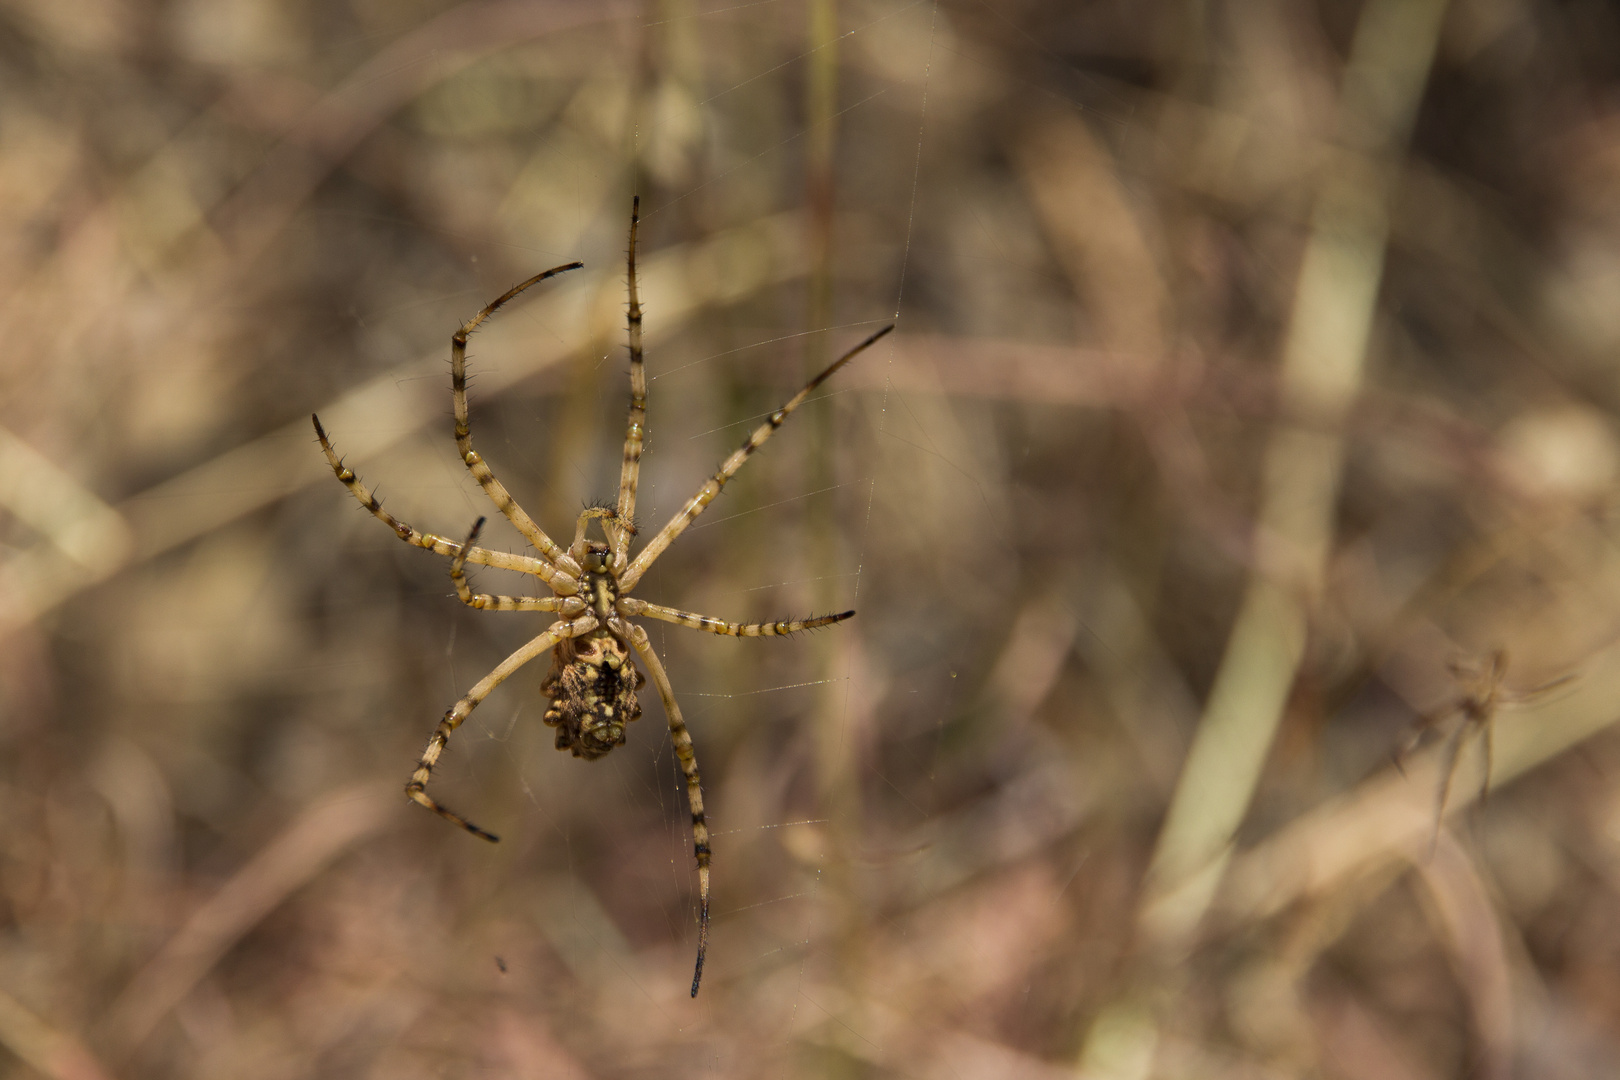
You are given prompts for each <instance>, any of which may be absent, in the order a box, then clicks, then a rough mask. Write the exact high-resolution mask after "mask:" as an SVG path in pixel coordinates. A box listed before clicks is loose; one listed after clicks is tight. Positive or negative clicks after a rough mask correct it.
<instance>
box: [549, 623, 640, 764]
mask: <svg viewBox="0 0 1620 1080" xmlns="http://www.w3.org/2000/svg"><path fill="white" fill-rule="evenodd" d="M644 681H646V680H645V679H644V678H643V677H642V674H641V672H639V671H637V670H636V666H635V664H633V663H631V662H630V656H629V650H628V649H627V648H626V647H625V645H624V644H623V643H622V642H620V641H619V640H618V639H617V638H615V637H613V636H612V635H611V634H607V635H603V636H600V637H598V636H596V635H594V634H591V635H587V636H585V637H579V638H571V639H568V640H565V641H563V642H561V643H560V644H558V646H557V647H556V648H555V649H554V650H552V654H551V673H550V674H549V675H547V676H546V679H545V681H544V682H542V683H541V684H540V692H541V693H542V694H545V695H546V696H547V697H549V698H550V699H551V707H550V708H548V709H547V710H546V716H545V720H546V723H548V724H550V725H552V726H553V727H555V728H556V729H557V749H559V750H572V751H573V752H574V756H575V757H582V758H585V759H587V760H589V759H591V758H599V757H601V756H602V755H603V754H605V753H607V752H608V751H609V750H612V749H613V748H614V747H615V746H622V745H623V744H624V726H625V725H626V724H628V723H629V722H630V721H632V720H634V719H636V718H637V717H639V716H640V715H641V703H640V702H639V701H637V700H636V691H637V690H639V689H640V688H641V684H642V683H643V682H644Z"/></svg>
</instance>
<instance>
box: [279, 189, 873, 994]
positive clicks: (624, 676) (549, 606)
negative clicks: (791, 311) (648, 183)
mask: <svg viewBox="0 0 1620 1080" xmlns="http://www.w3.org/2000/svg"><path fill="white" fill-rule="evenodd" d="M640 211H641V199H640V197H639V196H637V197H636V198H635V199H634V200H633V201H632V203H631V208H630V244H629V258H628V262H629V294H630V295H629V311H628V323H629V348H630V415H629V422H628V425H627V430H626V433H625V437H624V461H623V465H622V466H621V468H620V472H619V493H618V501H617V503H616V504H615V505H614V506H612V507H607V506H593V507H590V508H588V509H586V510H585V511H584V512H583V513H581V514H580V515H579V519H578V521H577V522H576V523H575V526H574V540H573V543H572V544H570V545H569V546H568V547H567V548H566V549H564V548H562V547H559V546H558V545H557V544H556V543H555V542H554V541H553V540H552V539H551V537H549V536H547V535H546V533H545V530H543V529H541V528H540V526H539V525H537V524H536V523H535V521H534V519H533V518H531V517H530V516H529V515H528V513H526V512H525V511H524V509H523V508H522V507H521V506H519V505H518V504H517V502H516V500H514V499H513V498H512V496H511V495H510V494H509V493H508V492H507V490H506V488H505V487H504V486H503V485H502V484H501V482H500V481H499V480H497V479H496V478H495V474H494V473H493V472H491V471H490V468H489V466H488V465H487V464H486V463H485V462H484V459H483V457H482V456H480V455H479V454H478V452H477V451H475V450H474V449H473V446H472V430H471V425H470V423H469V420H468V410H467V357H466V353H467V338H468V336H469V335H471V334H472V333H473V331H475V330H477V329H478V327H479V325H480V324H481V323H483V321H484V320H485V319H487V318H489V317H490V316H491V315H493V314H494V313H495V312H496V311H498V310H499V309H500V308H501V306H502V305H503V304H506V303H507V302H508V301H510V300H512V299H513V298H514V297H516V296H517V295H519V294H520V293H522V292H523V291H525V290H526V289H529V288H530V287H532V286H534V285H538V284H539V283H540V282H542V281H545V280H546V279H547V278H551V277H555V276H557V275H558V274H563V273H567V272H568V271H570V270H577V269H579V268H580V267H582V266H584V265H585V264H584V263H581V262H572V263H569V264H567V265H566V266H557V267H553V268H552V269H550V270H547V271H545V272H544V273H540V274H536V275H535V276H534V277H531V278H529V279H528V280H527V281H523V282H520V283H519V284H517V285H514V286H512V288H510V289H508V290H507V291H506V292H505V293H503V294H501V295H500V296H499V297H497V298H496V299H495V300H493V301H491V302H490V303H489V304H488V305H487V306H486V307H485V308H484V309H483V310H482V311H480V312H479V313H478V314H476V315H474V316H473V317H472V318H471V319H469V320H467V322H466V323H464V324H463V325H462V326H461V328H460V329H459V330H457V331H456V332H455V334H454V336H452V337H451V339H450V386H451V396H452V398H453V400H454V403H455V416H456V425H455V431H456V448H457V449H458V450H459V451H460V452H461V460H462V461H463V462H464V463H465V464H466V466H467V469H468V470H469V471H470V472H471V473H472V475H473V479H475V480H477V481H478V485H479V486H480V487H482V488H483V489H484V494H486V495H488V496H489V498H490V501H491V502H493V503H494V504H495V507H496V509H498V510H499V511H500V512H501V513H502V514H504V515H506V518H507V520H508V521H510V522H511V523H512V524H513V525H515V526H516V527H517V530H518V532H520V533H522V534H523V537H524V539H526V540H527V541H528V542H529V544H530V545H532V546H533V547H534V549H535V550H536V551H538V552H539V554H538V555H518V554H511V553H508V552H502V551H491V550H489V549H487V548H481V547H478V546H477V544H478V536H479V532H480V531H481V530H482V528H483V525H484V520H485V519H484V518H482V517H480V518H479V519H478V520H477V521H476V522H474V524H473V527H472V529H471V531H469V532H468V534H467V538H466V539H465V540H463V541H460V542H457V541H454V540H450V539H449V538H447V537H444V536H438V535H435V534H433V533H424V532H419V531H418V530H417V529H415V528H413V527H412V526H411V525H408V524H406V523H405V522H403V521H400V520H399V519H398V518H396V517H394V516H393V515H392V514H390V513H388V511H386V510H384V509H383V508H382V504H381V503H380V502H378V501H377V499H376V497H375V496H373V495H372V493H371V491H370V490H369V489H368V488H367V487H366V486H365V484H363V483H362V482H361V481H360V478H359V477H358V476H356V475H355V474H354V472H353V470H351V469H349V468H348V466H346V465H344V463H343V459H342V458H340V457H339V456H338V454H337V451H335V450H334V449H333V448H332V442H331V440H330V439H328V438H327V435H326V431H325V429H323V428H322V427H321V421H320V417H319V416H312V417H311V419H312V420H313V421H314V423H315V435H316V437H317V438H318V439H320V442H321V449H322V450H323V451H324V452H325V454H326V460H327V462H328V463H329V464H330V465H331V466H332V472H333V473H334V474H336V476H337V478H338V479H339V480H340V481H342V483H343V485H344V486H345V487H347V488H348V489H349V492H350V493H351V494H353V495H354V497H355V498H356V499H358V500H360V503H361V505H362V506H364V507H365V508H366V509H367V510H369V511H371V513H372V514H374V515H376V517H377V518H378V519H380V520H381V521H382V522H383V523H384V524H385V525H387V526H388V527H389V528H390V529H393V530H394V532H395V534H396V535H398V537H399V538H400V539H401V540H403V541H405V542H406V543H407V544H414V545H415V546H417V547H421V548H427V549H428V550H429V551H432V552H434V553H435V554H438V555H445V556H448V557H449V559H450V581H451V582H452V584H454V585H455V589H456V595H457V596H458V597H459V598H460V599H461V602H462V603H463V604H466V605H468V606H469V607H473V608H477V609H478V610H480V611H549V612H554V613H556V614H557V615H558V619H557V621H556V622H553V623H552V624H551V625H550V626H549V627H547V628H546V629H545V631H543V632H542V633H541V634H539V635H538V636H536V637H534V638H532V639H531V640H530V641H529V642H528V643H527V644H525V645H523V646H522V647H521V648H519V649H518V650H517V651H516V652H514V653H512V655H510V656H508V657H507V658H506V659H505V660H502V661H501V662H500V663H499V664H497V665H496V666H495V669H494V670H493V671H491V672H490V673H489V674H488V675H485V676H484V677H483V678H482V679H480V680H478V682H476V683H474V684H473V687H472V689H471V690H468V691H467V693H466V694H465V696H463V697H462V699H461V700H460V701H458V702H456V703H455V704H454V705H452V706H451V707H450V709H449V710H448V711H447V712H446V713H445V714H444V719H442V720H440V721H439V724H438V727H436V728H435V729H434V731H433V735H432V737H431V738H430V739H428V744H427V748H426V749H425V750H423V751H422V757H421V760H420V761H419V762H418V763H417V766H416V770H415V771H414V772H413V773H411V777H410V779H409V780H408V781H407V782H406V784H405V794H406V796H407V797H409V798H410V799H411V800H412V801H413V802H415V803H418V804H419V805H421V806H424V807H426V808H427V809H429V810H431V811H433V812H434V813H435V814H438V815H439V816H440V817H442V818H444V819H445V820H447V821H449V822H451V823H453V824H455V825H459V826H461V827H462V828H463V829H465V830H467V831H468V832H470V833H472V834H473V835H474V836H477V837H479V838H481V839H484V840H489V841H495V840H497V839H499V838H498V837H496V836H495V835H494V834H493V833H490V832H488V831H487V830H485V829H482V828H480V827H479V826H477V825H474V824H473V823H472V822H470V821H468V820H467V819H466V818H464V817H462V816H461V815H459V814H457V813H454V812H453V811H451V810H450V809H448V808H447V807H445V806H443V805H442V804H440V803H439V802H438V801H437V800H435V799H434V798H433V797H432V796H431V795H429V794H428V792H427V786H428V781H429V780H430V779H431V777H432V774H433V767H434V766H435V765H436V764H437V763H438V761H439V757H440V755H442V754H443V753H444V748H445V745H446V743H448V742H449V740H450V734H451V732H453V731H455V730H456V728H458V727H460V726H461V724H462V722H463V721H465V720H466V719H467V717H468V716H469V715H470V714H471V713H472V711H473V710H474V709H475V708H477V707H478V703H479V702H481V701H483V700H484V698H486V697H488V696H489V693H490V691H492V690H494V689H495V688H496V687H497V686H499V685H500V684H501V683H503V682H505V681H506V680H507V679H508V678H510V677H511V676H512V674H513V673H514V672H516V671H517V670H518V669H519V668H521V667H523V666H524V665H525V664H527V663H529V662H530V661H531V660H534V659H536V658H538V657H540V656H541V655H543V654H544V653H546V652H550V653H551V672H550V674H548V675H547V676H546V678H545V680H544V681H543V682H542V683H541V684H540V691H541V693H543V694H545V695H546V696H547V697H549V698H550V699H551V703H550V707H549V708H547V710H546V714H545V722H546V723H547V724H548V725H550V726H552V727H554V728H556V729H557V749H558V750H569V751H572V752H573V754H574V756H575V757H581V758H585V759H586V760H593V759H595V758H599V757H601V756H602V755H603V754H606V753H608V752H609V751H610V750H612V749H613V748H614V747H615V746H620V745H623V743H624V741H625V725H627V724H628V723H630V722H631V721H632V720H635V719H636V718H637V717H639V716H640V715H641V705H640V703H639V702H638V701H637V700H636V691H637V690H639V689H640V688H641V687H642V685H643V684H644V682H645V678H644V677H643V676H642V674H641V673H640V672H638V671H637V670H636V667H635V664H634V663H632V661H631V658H630V654H631V652H632V651H634V653H635V655H636V656H637V657H639V658H640V660H641V666H642V667H643V668H645V669H646V671H647V674H648V675H651V676H652V680H653V685H654V686H656V687H657V688H658V696H659V697H660V698H661V699H662V700H663V703H664V714H665V716H666V717H667V718H668V720H669V737H670V741H671V742H672V743H673V744H674V747H675V756H676V758H677V759H678V761H679V763H680V767H681V772H682V774H683V775H684V776H685V779H686V798H687V802H688V804H689V806H690V809H691V812H692V853H693V855H694V856H695V858H696V860H697V872H698V950H697V964H696V967H695V969H694V970H693V973H692V996H693V997H696V996H697V992H698V984H699V983H700V982H701V981H702V979H703V960H704V956H705V954H706V953H707V950H708V944H709V858H710V849H709V830H708V826H707V824H706V823H705V821H704V816H703V784H702V780H701V779H700V777H699V774H698V765H697V755H696V752H695V751H694V750H693V748H692V737H691V735H690V734H689V733H688V732H687V730H686V723H685V721H683V720H682V719H681V707H680V705H679V704H678V703H677V702H676V700H675V691H674V689H673V688H672V687H671V686H670V682H669V676H668V674H666V673H665V671H664V665H663V663H662V662H661V661H660V660H659V659H658V654H657V653H656V652H654V651H653V648H652V643H651V642H650V641H649V640H648V638H647V631H646V630H644V629H643V628H642V627H641V626H640V625H639V624H637V623H634V622H631V621H630V620H631V619H633V618H637V617H641V618H651V619H658V620H661V621H663V622H669V623H674V624H675V625H677V626H685V627H689V628H691V629H693V630H704V631H707V632H709V633H711V634H729V635H731V636H733V637H776V636H781V635H784V634H795V633H798V632H799V631H801V630H810V629H814V628H815V627H818V626H827V625H830V624H832V623H836V622H842V621H843V620H845V619H848V618H850V617H851V616H852V615H854V614H855V612H853V611H842V612H839V613H837V614H835V615H822V616H819V617H816V618H810V619H796V620H791V621H787V620H784V621H779V622H765V623H734V622H728V621H726V620H724V619H717V618H714V617H713V616H709V615H698V614H694V613H692V612H690V611H681V610H678V609H676V608H671V607H664V606H662V605H659V604H652V603H648V602H647V601H645V600H641V599H639V598H635V597H632V596H631V595H630V593H631V591H632V590H633V589H634V588H635V587H636V584H637V583H638V582H640V581H641V578H642V576H643V575H644V574H646V572H647V569H648V568H649V567H650V566H652V564H653V562H654V560H656V559H657V558H658V556H659V555H661V554H663V553H664V550H665V549H666V548H668V547H669V545H670V544H671V543H673V542H674V540H675V539H676V537H678V536H680V535H681V533H682V532H684V531H685V530H686V527H687V526H688V525H690V524H692V521H693V520H694V519H695V518H696V517H697V516H698V515H699V514H701V513H703V511H704V509H705V508H706V507H707V506H708V505H709V504H710V503H711V502H713V501H714V499H715V497H716V496H718V495H719V494H720V491H721V489H722V488H724V487H725V485H726V482H727V481H729V480H730V479H731V478H732V477H733V476H736V475H737V472H738V470H740V469H741V468H742V467H743V463H744V462H746V461H747V460H748V459H749V458H750V457H752V456H753V454H754V452H755V451H756V450H758V449H759V448H760V447H761V446H763V445H764V444H765V441H766V440H767V439H769V438H770V437H771V436H772V435H773V434H775V432H776V429H777V428H779V427H781V426H782V423H783V422H784V421H785V420H786V419H787V418H788V416H789V414H791V413H792V412H793V410H794V409H797V408H798V407H799V406H800V405H802V404H804V401H805V399H806V398H808V397H809V396H810V394H811V392H813V391H814V390H815V389H816V387H818V386H820V385H821V384H822V383H823V382H825V381H826V380H827V379H828V378H830V377H831V376H832V375H833V373H834V372H836V371H837V370H838V369H839V368H841V367H843V366H844V365H845V364H847V363H849V362H850V360H852V359H854V358H855V356H857V355H858V354H859V353H860V352H862V351H863V350H865V349H867V348H868V347H870V346H871V345H872V344H873V343H874V342H876V341H877V340H878V339H879V338H881V337H883V335H885V334H887V333H888V332H889V331H891V330H893V329H894V326H893V325H892V324H891V325H889V326H885V327H884V328H883V329H881V330H879V331H877V333H875V334H873V335H871V336H870V337H868V338H867V339H866V340H865V341H862V342H861V343H860V344H858V345H856V346H855V347H854V348H852V349H850V350H849V351H848V352H846V353H844V354H843V355H842V356H840V357H839V358H838V359H837V360H836V361H834V362H833V363H832V364H831V365H829V366H828V367H827V369H826V370H824V371H822V372H821V373H820V374H819V375H817V376H816V377H815V378H813V379H811V380H810V381H809V382H808V383H806V384H805V386H804V388H803V389H802V390H800V391H799V392H798V393H797V394H794V395H793V397H791V398H789V399H788V400H787V402H786V403H785V404H783V405H782V407H781V408H779V409H777V410H776V411H775V412H773V413H771V414H770V417H769V418H768V419H767V420H766V421H765V423H763V424H761V425H760V426H759V427H758V428H756V429H755V430H754V432H753V434H751V435H750V436H749V437H748V440H747V441H746V442H744V443H743V445H742V446H741V448H739V449H738V450H736V451H735V452H733V453H732V454H731V456H730V457H728V458H726V460H725V462H724V463H723V464H722V465H721V466H720V468H719V470H718V471H717V472H715V474H714V475H713V476H711V477H709V479H708V480H706V481H705V482H704V483H703V486H702V487H700V488H698V490H697V493H696V494H694V495H693V496H692V497H691V498H690V499H688V500H687V501H686V504H685V505H684V506H682V507H681V509H680V511H679V512H678V513H676V515H675V516H674V517H673V518H671V519H670V520H669V523H668V524H667V525H665V526H664V527H663V528H662V529H660V530H659V531H658V533H657V534H656V535H654V536H653V537H652V539H650V540H648V541H647V542H646V544H645V545H643V546H642V548H641V550H640V551H639V552H638V553H637V554H636V555H635V557H634V558H633V559H632V558H631V555H630V541H631V539H632V537H634V536H635V534H636V528H635V526H634V525H633V524H632V522H633V521H634V519H635V513H636V488H637V484H638V483H639V478H640V473H641V449H642V442H643V440H644V439H645V437H646V419H647V372H646V367H645V365H644V364H643V362H642V352H641V303H640V300H639V298H638V295H637V292H636V231H637V228H638V226H639V224H640V221H641V213H640ZM593 521H594V522H597V523H598V527H599V528H600V529H601V531H602V539H600V540H598V539H594V538H592V537H589V536H587V531H588V528H589V526H590V524H591V523H592V522H593ZM469 562H470V563H475V564H478V565H480V566H493V567H498V568H500V569H503V570H515V571H517V572H518V573H521V574H532V575H534V576H535V577H537V578H539V579H540V580H541V581H543V582H545V583H546V585H548V586H549V587H550V588H551V592H552V595H550V596H492V595H490V594H488V593H475V592H473V591H472V589H471V588H470V587H469V585H468V584H467V575H466V571H465V568H466V564H467V563H469Z"/></svg>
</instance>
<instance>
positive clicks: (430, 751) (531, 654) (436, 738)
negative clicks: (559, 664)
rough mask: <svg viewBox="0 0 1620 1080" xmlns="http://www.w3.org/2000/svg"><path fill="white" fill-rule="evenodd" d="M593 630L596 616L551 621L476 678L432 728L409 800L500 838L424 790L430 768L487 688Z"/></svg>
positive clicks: (407, 785)
mask: <svg viewBox="0 0 1620 1080" xmlns="http://www.w3.org/2000/svg"><path fill="white" fill-rule="evenodd" d="M594 629H596V619H595V617H594V616H591V615H582V616H580V617H579V618H578V619H575V620H574V621H573V622H565V621H558V622H554V623H552V624H551V626H549V627H548V628H547V629H546V631H545V633H543V634H540V635H539V636H538V637H536V638H534V639H533V640H531V641H529V642H528V644H526V645H524V646H523V647H522V648H520V649H518V650H517V652H515V653H513V654H512V655H511V656H508V657H507V658H506V659H505V660H502V661H501V662H500V663H499V664H497V665H496V666H495V670H494V671H491V672H490V673H489V674H488V675H485V676H484V677H483V678H482V679H479V680H478V682H477V684H476V685H475V686H473V688H472V689H471V690H469V691H467V694H466V696H465V697H463V698H462V699H461V700H460V701H458V702H456V703H455V704H454V705H452V706H451V707H450V709H449V711H447V712H446V713H445V714H444V719H442V720H440V721H439V726H438V727H436V728H434V729H433V735H432V737H431V738H429V739H428V744H427V749H425V750H423V751H422V759H421V760H420V761H418V762H417V764H416V771H415V772H413V773H411V778H410V779H409V780H407V781H406V782H405V795H406V797H407V798H409V799H410V800H411V801H412V802H414V803H417V804H418V805H420V806H424V807H426V808H427V809H429V810H431V811H433V812H434V813H435V814H438V815H439V816H440V817H442V818H444V819H445V820H446V821H448V822H450V823H451V824H454V825H459V826H461V827H462V828H463V829H466V830H467V831H468V832H470V833H472V834H473V835H474V836H476V837H479V838H480V839H483V840H489V841H491V842H494V841H496V840H499V839H500V837H498V836H496V835H495V834H494V833H492V832H489V831H487V830H485V829H481V828H479V827H478V826H477V825H474V824H473V823H472V822H470V821H468V820H467V819H466V818H464V817H462V816H461V815H460V814H457V813H455V812H453V811H451V810H449V809H447V808H446V807H444V806H441V805H440V804H439V802H438V801H437V800H436V799H434V798H433V797H432V796H431V795H429V794H428V793H427V786H428V781H429V780H431V779H432V777H433V767H434V766H435V765H437V764H438V763H439V758H440V756H441V755H443V753H444V748H445V746H446V745H447V744H448V743H449V742H450V734H451V733H452V732H453V731H455V730H456V728H458V727H460V726H461V724H462V722H463V721H465V720H466V719H467V717H468V716H471V715H472V711H473V710H474V709H476V708H478V703H479V702H481V701H483V700H484V699H485V698H486V697H488V696H489V694H490V691H492V690H494V689H495V688H496V687H497V686H499V685H501V683H503V682H505V681H506V680H507V679H508V678H510V677H511V675H512V673H513V672H515V671H517V669H518V668H520V667H522V666H523V665H524V664H527V663H528V662H529V661H530V660H533V659H534V658H535V657H537V656H543V655H544V654H545V653H547V652H549V651H550V650H551V648H552V647H553V646H554V645H556V644H557V642H559V641H562V640H564V639H565V638H572V637H578V636H579V635H580V634H586V633H589V632H590V631H592V630H594Z"/></svg>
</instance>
